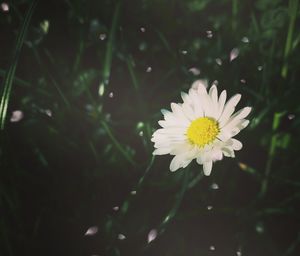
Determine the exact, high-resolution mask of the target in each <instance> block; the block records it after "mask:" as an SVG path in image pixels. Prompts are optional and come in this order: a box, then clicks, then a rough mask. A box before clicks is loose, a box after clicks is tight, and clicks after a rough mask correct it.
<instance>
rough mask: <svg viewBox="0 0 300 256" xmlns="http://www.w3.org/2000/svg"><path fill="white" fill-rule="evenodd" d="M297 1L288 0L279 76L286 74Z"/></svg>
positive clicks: (285, 75)
mask: <svg viewBox="0 0 300 256" xmlns="http://www.w3.org/2000/svg"><path fill="white" fill-rule="evenodd" d="M298 3H299V0H290V1H289V18H290V20H289V28H288V33H287V38H286V43H285V48H284V54H283V66H282V69H281V76H282V77H283V78H286V77H287V74H288V69H289V66H288V58H289V56H290V54H291V51H292V43H293V34H294V30H295V23H296V18H297V12H298Z"/></svg>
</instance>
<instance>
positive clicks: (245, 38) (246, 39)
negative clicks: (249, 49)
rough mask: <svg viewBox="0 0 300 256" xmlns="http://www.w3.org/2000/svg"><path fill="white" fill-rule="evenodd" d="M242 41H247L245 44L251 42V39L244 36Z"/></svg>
mask: <svg viewBox="0 0 300 256" xmlns="http://www.w3.org/2000/svg"><path fill="white" fill-rule="evenodd" d="M242 42H243V43H245V44H247V43H249V42H250V41H249V38H248V37H246V36H244V37H243V38H242Z"/></svg>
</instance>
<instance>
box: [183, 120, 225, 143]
mask: <svg viewBox="0 0 300 256" xmlns="http://www.w3.org/2000/svg"><path fill="white" fill-rule="evenodd" d="M219 132H220V129H219V125H218V122H217V121H216V120H215V119H213V118H210V117H200V118H198V119H195V120H194V121H193V122H192V123H191V124H190V126H189V128H188V129H187V132H186V134H187V137H188V138H189V140H190V142H191V143H193V144H196V145H198V146H199V147H204V146H205V145H206V144H209V143H211V142H212V141H213V140H214V139H215V138H216V137H217V135H218V133H219Z"/></svg>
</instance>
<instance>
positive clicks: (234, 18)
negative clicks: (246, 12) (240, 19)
mask: <svg viewBox="0 0 300 256" xmlns="http://www.w3.org/2000/svg"><path fill="white" fill-rule="evenodd" d="M231 8H232V21H231V28H232V31H236V27H237V14H238V0H232V6H231Z"/></svg>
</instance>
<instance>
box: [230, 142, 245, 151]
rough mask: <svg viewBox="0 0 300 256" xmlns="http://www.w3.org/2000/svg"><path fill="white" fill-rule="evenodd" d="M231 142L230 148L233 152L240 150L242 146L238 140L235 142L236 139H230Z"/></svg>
mask: <svg viewBox="0 0 300 256" xmlns="http://www.w3.org/2000/svg"><path fill="white" fill-rule="evenodd" d="M231 140H232V148H233V149H234V150H241V149H242V147H243V144H242V143H241V142H240V141H239V140H236V139H231Z"/></svg>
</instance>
